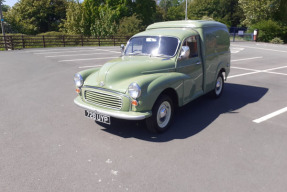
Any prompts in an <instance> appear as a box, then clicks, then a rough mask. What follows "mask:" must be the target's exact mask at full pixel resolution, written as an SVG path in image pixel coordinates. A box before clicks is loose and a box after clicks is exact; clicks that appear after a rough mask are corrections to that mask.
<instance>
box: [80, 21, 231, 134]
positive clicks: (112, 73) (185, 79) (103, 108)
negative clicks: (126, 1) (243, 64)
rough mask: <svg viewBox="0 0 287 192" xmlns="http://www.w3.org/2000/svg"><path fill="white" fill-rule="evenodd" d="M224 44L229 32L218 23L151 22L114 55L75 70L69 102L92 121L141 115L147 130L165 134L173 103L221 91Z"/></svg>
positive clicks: (226, 53) (226, 52) (225, 54)
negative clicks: (74, 93)
mask: <svg viewBox="0 0 287 192" xmlns="http://www.w3.org/2000/svg"><path fill="white" fill-rule="evenodd" d="M229 47H230V41H229V33H228V30H227V28H226V26H225V25H224V24H222V23H219V22H215V21H200V20H199V21H196V20H187V21H171V22H160V23H155V24H152V25H150V26H148V27H147V29H146V31H144V32H141V33H138V34H136V35H134V36H133V37H132V38H131V39H130V40H129V41H128V43H127V46H126V47H125V48H123V50H122V56H121V57H119V58H118V59H114V60H111V61H109V62H107V63H106V64H104V65H103V66H102V67H101V68H94V69H89V70H85V71H81V72H79V73H77V74H75V77H74V81H75V85H76V87H77V89H76V90H77V93H78V96H77V97H76V98H75V100H74V102H75V104H77V105H78V106H80V107H82V108H84V109H85V116H87V117H89V118H92V119H94V120H96V121H99V122H102V123H107V124H111V123H112V122H111V120H112V119H111V117H114V118H118V119H126V120H143V119H145V121H146V125H147V128H148V129H149V130H150V131H152V132H158V133H159V132H164V131H165V130H166V129H168V128H169V127H170V125H171V123H172V120H173V117H174V111H175V110H174V109H175V107H180V106H183V105H185V104H187V103H189V102H190V101H192V100H194V99H196V98H197V97H199V96H201V95H204V94H206V93H212V94H213V95H214V96H215V97H219V96H220V95H221V93H222V91H223V87H224V80H226V78H227V76H228V74H229V71H230V49H229Z"/></svg>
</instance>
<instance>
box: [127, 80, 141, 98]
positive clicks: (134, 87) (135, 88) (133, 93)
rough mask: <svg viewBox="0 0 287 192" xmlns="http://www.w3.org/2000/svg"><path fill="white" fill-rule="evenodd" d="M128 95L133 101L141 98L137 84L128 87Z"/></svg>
mask: <svg viewBox="0 0 287 192" xmlns="http://www.w3.org/2000/svg"><path fill="white" fill-rule="evenodd" d="M129 95H130V96H131V97H132V98H134V99H136V98H139V97H140V96H141V88H140V86H139V85H138V84H137V83H131V84H130V85H129Z"/></svg>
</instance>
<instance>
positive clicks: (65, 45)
mask: <svg viewBox="0 0 287 192" xmlns="http://www.w3.org/2000/svg"><path fill="white" fill-rule="evenodd" d="M63 45H64V47H66V43H65V35H63Z"/></svg>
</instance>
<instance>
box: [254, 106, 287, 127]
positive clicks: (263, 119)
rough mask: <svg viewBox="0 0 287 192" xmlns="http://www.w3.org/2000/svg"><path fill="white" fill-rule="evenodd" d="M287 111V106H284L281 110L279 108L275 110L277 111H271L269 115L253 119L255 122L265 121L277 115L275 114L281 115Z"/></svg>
mask: <svg viewBox="0 0 287 192" xmlns="http://www.w3.org/2000/svg"><path fill="white" fill-rule="evenodd" d="M286 111H287V107H285V108H283V109H280V110H278V111H275V112H273V113H270V114H268V115H265V116H263V117H261V118H259V119H255V120H253V122H254V123H261V122H263V121H266V120H268V119H271V118H272V117H275V116H277V115H280V114H282V113H285V112H286Z"/></svg>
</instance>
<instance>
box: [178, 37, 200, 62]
mask: <svg viewBox="0 0 287 192" xmlns="http://www.w3.org/2000/svg"><path fill="white" fill-rule="evenodd" d="M197 42H198V37H197V36H190V37H188V38H186V39H185V40H184V42H183V44H182V46H188V47H189V50H190V54H189V58H193V57H198V46H197Z"/></svg>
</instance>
